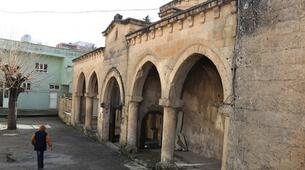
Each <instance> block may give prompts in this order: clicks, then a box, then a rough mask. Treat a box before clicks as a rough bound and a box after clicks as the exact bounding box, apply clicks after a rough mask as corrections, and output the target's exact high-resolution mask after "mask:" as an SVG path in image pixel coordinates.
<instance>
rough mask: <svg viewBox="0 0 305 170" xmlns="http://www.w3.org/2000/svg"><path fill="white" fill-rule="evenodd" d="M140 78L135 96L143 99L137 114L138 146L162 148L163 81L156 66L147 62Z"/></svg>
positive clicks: (140, 72)
mask: <svg viewBox="0 0 305 170" xmlns="http://www.w3.org/2000/svg"><path fill="white" fill-rule="evenodd" d="M137 75H141V76H139V78H138V79H137V80H136V82H135V84H134V96H140V97H141V98H142V99H143V100H142V101H141V102H140V103H139V106H138V116H137V124H138V125H137V127H138V128H137V129H138V131H137V148H138V149H155V148H158V149H160V148H161V141H162V127H163V119H162V118H163V107H162V106H160V105H159V99H160V98H161V81H160V76H159V73H158V70H157V68H156V66H155V65H154V64H153V63H151V62H147V63H145V64H144V65H143V66H142V67H141V69H140V70H139V71H138V73H137Z"/></svg>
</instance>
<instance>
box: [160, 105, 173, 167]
mask: <svg viewBox="0 0 305 170" xmlns="http://www.w3.org/2000/svg"><path fill="white" fill-rule="evenodd" d="M176 124H177V113H176V109H174V108H173V107H171V106H164V113H163V137H162V149H161V162H160V164H162V166H171V165H173V164H174V150H175V137H176Z"/></svg>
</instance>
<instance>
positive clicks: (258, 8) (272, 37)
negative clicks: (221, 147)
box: [228, 0, 305, 170]
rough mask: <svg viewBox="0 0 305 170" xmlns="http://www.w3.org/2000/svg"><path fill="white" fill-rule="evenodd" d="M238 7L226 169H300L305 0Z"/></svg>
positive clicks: (250, 0) (252, 0) (304, 124)
mask: <svg viewBox="0 0 305 170" xmlns="http://www.w3.org/2000/svg"><path fill="white" fill-rule="evenodd" d="M238 8H239V16H238V20H239V25H238V28H239V29H238V32H237V45H236V55H235V59H234V61H235V66H236V74H235V78H234V91H235V109H234V115H233V116H232V122H231V125H232V126H231V128H230V141H231V142H230V143H231V144H232V147H231V149H230V151H229V153H230V157H229V159H228V164H229V167H228V169H283V170H290V169H291V170H301V169H304V167H305V160H304V155H305V140H304V139H305V133H304V132H305V119H304V112H305V104H304V98H305V93H304V91H305V82H304V78H305V56H304V54H305V43H304V42H305V41H304V39H305V1H303V0H293V1H271V0H270V1H264V0H240V1H239V7H238Z"/></svg>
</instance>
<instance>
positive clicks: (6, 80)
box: [0, 44, 39, 130]
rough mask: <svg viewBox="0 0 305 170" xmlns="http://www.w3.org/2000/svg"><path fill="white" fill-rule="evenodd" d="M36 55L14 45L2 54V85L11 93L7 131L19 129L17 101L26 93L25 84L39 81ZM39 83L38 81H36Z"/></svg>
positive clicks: (0, 53) (0, 56) (0, 67)
mask: <svg viewBox="0 0 305 170" xmlns="http://www.w3.org/2000/svg"><path fill="white" fill-rule="evenodd" d="M37 58H39V56H37V55H36V54H33V53H30V52H24V51H22V50H20V48H19V46H18V45H16V44H13V45H11V46H9V47H8V49H2V50H1V52H0V70H1V72H2V76H3V79H2V80H1V84H3V85H4V87H5V88H6V89H7V90H8V91H9V101H8V122H7V129H8V130H15V129H17V120H16V119H17V100H18V96H19V94H20V93H23V92H25V86H24V83H25V82H28V81H32V80H34V79H35V78H36V79H37V71H36V69H37V66H35V65H34V63H33V62H34V60H36V61H37ZM36 81H38V80H36Z"/></svg>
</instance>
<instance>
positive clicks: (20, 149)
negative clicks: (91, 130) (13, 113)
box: [0, 118, 145, 170]
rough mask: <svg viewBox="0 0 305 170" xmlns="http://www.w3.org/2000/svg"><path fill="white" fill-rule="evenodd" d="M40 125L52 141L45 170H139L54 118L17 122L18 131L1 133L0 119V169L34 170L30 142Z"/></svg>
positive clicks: (34, 161) (3, 126)
mask: <svg viewBox="0 0 305 170" xmlns="http://www.w3.org/2000/svg"><path fill="white" fill-rule="evenodd" d="M41 123H44V124H46V125H47V126H48V132H49V134H50V136H51V138H52V140H53V151H47V152H46V154H45V169H46V170H70V169H71V170H103V169H105V170H109V169H111V170H116V169H118V170H124V169H126V170H128V169H132V170H141V169H145V168H144V167H142V166H140V165H137V164H135V163H133V162H131V161H130V160H128V159H127V158H125V157H124V156H122V155H120V153H118V152H117V151H116V150H114V149H111V148H110V147H108V146H106V145H104V144H100V143H97V142H96V141H94V140H92V139H90V138H88V137H86V136H84V135H82V134H81V133H79V132H78V131H76V130H75V129H73V128H72V127H67V126H66V125H64V124H63V123H61V122H60V120H59V119H58V118H19V119H18V130H17V131H7V130H5V124H6V119H3V118H0V169H1V170H33V169H36V166H37V163H36V154H35V152H34V151H33V146H32V144H31V142H30V140H31V135H32V134H33V133H34V132H35V131H36V128H37V127H38V126H37V125H39V124H41Z"/></svg>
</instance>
